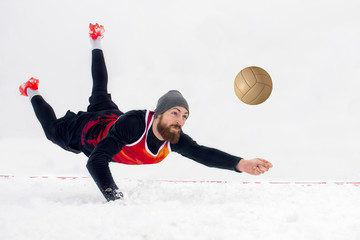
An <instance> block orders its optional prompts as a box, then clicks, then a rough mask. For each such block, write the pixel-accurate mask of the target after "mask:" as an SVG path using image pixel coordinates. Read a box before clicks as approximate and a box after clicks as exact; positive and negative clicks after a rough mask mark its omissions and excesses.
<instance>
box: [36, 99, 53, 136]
mask: <svg viewBox="0 0 360 240" xmlns="http://www.w3.org/2000/svg"><path fill="white" fill-rule="evenodd" d="M31 104H32V106H33V108H34V111H35V115H36V117H37V119H38V120H39V122H40V124H41V126H42V128H43V129H44V132H45V134H46V135H47V133H46V129H48V128H49V126H50V125H51V124H52V123H54V122H55V121H56V120H57V118H56V115H55V112H54V110H53V108H52V107H51V106H50V105H49V104H48V103H47V102H46V101H45V100H44V99H43V97H42V96H40V95H37V96H34V97H33V98H32V99H31Z"/></svg>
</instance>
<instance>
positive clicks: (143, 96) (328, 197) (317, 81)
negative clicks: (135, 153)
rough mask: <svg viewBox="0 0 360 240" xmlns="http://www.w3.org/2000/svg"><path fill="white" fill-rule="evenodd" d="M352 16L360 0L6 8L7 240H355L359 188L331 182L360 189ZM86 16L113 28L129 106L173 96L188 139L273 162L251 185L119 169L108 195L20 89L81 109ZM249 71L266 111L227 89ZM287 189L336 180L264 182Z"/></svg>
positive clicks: (67, 1)
mask: <svg viewBox="0 0 360 240" xmlns="http://www.w3.org/2000/svg"><path fill="white" fill-rule="evenodd" d="M359 7H360V3H359V2H358V1H356V0H348V1H340V0H317V1H310V0H303V1H286V0H274V1H266V0H251V1H250V0H244V1H236V0H182V1H168V0H152V1H146V0H138V1H111V0H105V1H102V2H99V1H95V0H87V1H85V0H79V1H72V0H62V1H59V0H55V1H51V2H50V1H45V0H34V1H27V0H2V1H1V2H0V21H1V22H2V23H3V25H2V33H3V35H2V37H1V38H0V45H1V48H0V56H1V58H0V65H1V71H0V79H1V81H0V89H1V96H2V98H1V99H2V103H1V104H0V113H1V117H0V132H1V134H0V175H10V176H14V177H11V178H5V177H0V192H1V195H0V212H1V214H0V239H16V240H17V239H49V238H51V239H79V238H81V239H112V238H119V239H185V238H188V239H233V238H243V239H275V238H276V239H360V230H359V229H360V226H359V223H358V222H359V221H358V219H359V217H360V213H359V211H360V207H359V206H358V204H356V203H357V202H358V199H359V192H360V191H359V186H356V185H351V184H349V185H346V184H345V185H337V184H334V182H336V181H350V182H359V181H360V175H359V169H360V161H359V156H360V149H359V147H358V143H359V142H360V134H359V132H360V125H359V124H358V123H359V119H360V108H359V102H360V95H359V89H360V81H359V79H360V55H359V54H358V53H359V52H360V45H359V42H360V28H359V27H358V25H359V22H360V15H359V14H358V9H359ZM89 22H92V23H95V22H99V23H101V24H103V25H104V26H105V29H106V32H105V38H104V39H103V42H102V45H103V48H104V53H105V58H106V63H107V67H108V72H109V78H110V81H109V89H110V92H111V94H112V97H113V100H114V101H115V102H116V103H117V104H118V105H119V107H120V109H122V110H123V111H127V110H132V109H154V107H155V105H156V101H157V99H158V98H159V96H161V95H162V94H164V93H165V92H167V91H168V90H170V89H178V90H180V91H181V92H182V94H183V95H184V96H185V98H186V99H187V100H188V102H189V105H190V117H189V119H188V121H187V123H186V125H185V126H184V131H185V132H186V133H188V134H189V135H190V136H191V137H193V138H194V139H195V140H196V141H197V142H198V143H199V144H203V145H206V146H210V147H216V148H218V149H221V150H224V151H226V152H229V153H231V154H234V155H239V156H242V157H244V158H254V157H262V158H264V159H266V160H269V161H271V162H272V163H273V165H274V168H273V169H271V171H270V172H268V173H267V174H265V175H262V176H259V177H253V176H249V175H245V174H239V173H236V172H231V171H226V170H219V169H212V168H206V167H204V166H201V165H200V164H197V163H195V162H192V161H191V160H188V159H185V158H183V157H181V156H179V155H177V154H171V155H170V156H169V157H168V158H167V159H166V160H165V161H163V162H162V163H160V164H157V165H154V166H123V165H119V164H112V165H111V171H112V173H113V176H114V178H115V180H116V182H117V184H118V185H119V187H120V188H121V190H123V191H124V193H125V194H126V196H127V198H126V200H125V201H124V202H112V203H106V202H104V199H103V197H102V196H101V194H100V193H99V191H98V189H97V188H96V185H95V184H94V183H93V181H92V179H91V178H89V174H88V172H87V170H86V168H85V164H86V157H85V156H84V155H75V154H72V153H67V152H64V151H63V150H61V149H60V148H58V147H56V146H55V145H53V144H52V143H51V142H49V141H48V140H46V138H45V136H44V134H43V132H42V129H41V127H40V125H39V123H38V122H37V120H36V118H35V116H34V113H33V110H32V108H31V105H30V103H29V102H28V100H27V99H26V98H24V97H21V96H19V93H18V86H19V85H20V84H21V83H23V82H24V81H26V80H27V79H29V78H30V77H36V78H39V79H40V92H41V94H42V95H43V96H44V98H45V99H47V100H48V102H49V103H50V104H51V105H52V106H53V107H54V109H55V112H56V114H57V115H58V116H59V117H60V116H63V115H64V114H65V113H66V111H67V110H68V109H70V110H72V111H74V112H77V111H80V110H84V109H86V106H87V104H88V102H87V101H88V97H89V93H90V91H91V74H90V57H91V55H90V46H89V42H88V36H87V33H88V29H87V26H88V24H89ZM247 66H260V67H262V68H264V69H265V70H266V71H267V72H269V74H270V75H271V76H272V79H273V83H274V88H273V92H272V94H271V96H270V98H269V99H268V100H267V101H266V102H265V103H263V104H261V105H259V106H248V105H245V104H243V103H242V102H240V101H239V100H238V99H237V98H236V96H235V94H234V90H233V81H234V78H235V76H236V75H237V74H238V72H239V71H240V70H241V69H243V68H245V67H247ZM30 176H46V177H47V178H30ZM62 176H65V177H67V176H70V177H71V176H75V177H80V178H76V179H66V180H62V179H59V178H57V177H62ZM82 177H85V178H82ZM159 180H174V181H178V182H163V181H159ZM179 181H180V182H179ZM181 181H222V183H212V182H203V183H200V182H196V183H190V182H181ZM288 181H290V182H292V183H294V182H301V181H304V182H309V181H321V182H327V183H329V184H320V185H316V184H315V185H311V186H307V185H302V184H279V185H275V184H268V183H269V182H288ZM243 182H251V184H244V183H243ZM255 182H261V183H262V184H255Z"/></svg>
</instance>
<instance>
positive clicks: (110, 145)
mask: <svg viewBox="0 0 360 240" xmlns="http://www.w3.org/2000/svg"><path fill="white" fill-rule="evenodd" d="M144 117H145V112H144V111H131V112H128V113H125V114H124V115H122V116H120V117H119V119H118V120H117V121H116V122H115V124H114V125H113V126H111V128H110V130H109V132H108V134H107V135H106V136H105V137H104V138H103V139H102V140H101V141H100V142H99V143H98V144H97V145H96V147H95V149H94V151H93V152H92V153H91V155H90V157H89V160H88V162H87V164H86V167H87V169H88V170H89V173H90V175H91V177H92V178H93V179H94V181H95V183H96V184H97V186H98V187H99V189H100V191H101V192H102V193H103V194H104V196H105V198H106V199H107V200H108V201H109V200H112V199H111V198H109V196H107V195H106V194H107V193H106V192H105V190H107V189H109V188H111V189H112V190H115V189H118V187H117V186H116V184H115V182H114V179H113V177H112V175H111V172H110V168H109V162H111V161H112V158H113V157H114V156H115V155H116V154H117V153H119V152H120V151H121V149H122V148H123V146H125V145H126V144H129V143H133V142H135V141H136V140H138V139H139V138H140V137H141V135H142V134H143V132H144V130H145V121H144ZM110 197H111V196H110Z"/></svg>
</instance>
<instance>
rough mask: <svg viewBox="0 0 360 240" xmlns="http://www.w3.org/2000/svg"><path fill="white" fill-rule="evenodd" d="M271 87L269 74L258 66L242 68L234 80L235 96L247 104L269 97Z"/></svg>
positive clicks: (258, 102)
mask: <svg viewBox="0 0 360 240" xmlns="http://www.w3.org/2000/svg"><path fill="white" fill-rule="evenodd" d="M272 87H273V84H272V80H271V77H270V75H269V74H268V73H267V72H266V71H265V70H264V69H262V68H260V67H247V68H244V69H243V70H241V71H240V72H239V74H238V75H237V76H236V78H235V81H234V89H235V94H236V96H237V97H238V98H239V99H240V100H241V101H242V102H244V103H246V104H249V105H257V104H260V103H263V102H265V101H266V99H268V98H269V97H270V94H271V91H272Z"/></svg>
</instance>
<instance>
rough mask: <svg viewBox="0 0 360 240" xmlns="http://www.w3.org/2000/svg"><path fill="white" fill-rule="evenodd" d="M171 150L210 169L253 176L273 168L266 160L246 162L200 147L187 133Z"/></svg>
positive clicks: (239, 158)
mask: <svg viewBox="0 0 360 240" xmlns="http://www.w3.org/2000/svg"><path fill="white" fill-rule="evenodd" d="M171 148H172V150H174V151H175V152H178V153H180V154H181V155H183V156H185V157H188V158H190V159H193V160H194V161H196V162H199V163H201V164H204V165H206V166H208V167H216V168H222V169H229V170H235V171H238V172H246V173H248V174H251V175H259V174H263V173H265V172H266V171H268V170H269V168H271V167H272V164H271V163H270V162H268V161H266V160H264V159H260V158H255V159H251V160H245V159H242V158H241V157H237V156H233V155H230V154H228V153H225V152H223V151H220V150H217V149H215V148H209V147H205V146H201V145H198V144H197V143H196V142H195V141H194V140H193V139H192V138H191V137H190V136H188V135H186V134H185V133H182V134H181V137H180V140H179V143H178V144H173V145H172V146H171Z"/></svg>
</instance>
